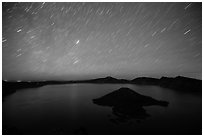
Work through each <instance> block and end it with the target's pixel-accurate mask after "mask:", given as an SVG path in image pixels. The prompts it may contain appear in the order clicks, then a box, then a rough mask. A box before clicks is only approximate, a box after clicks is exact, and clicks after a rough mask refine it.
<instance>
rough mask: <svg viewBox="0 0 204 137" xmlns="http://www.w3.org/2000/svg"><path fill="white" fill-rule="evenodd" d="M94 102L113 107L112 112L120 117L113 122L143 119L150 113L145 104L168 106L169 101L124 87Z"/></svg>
mask: <svg viewBox="0 0 204 137" xmlns="http://www.w3.org/2000/svg"><path fill="white" fill-rule="evenodd" d="M93 103H94V104H97V105H100V106H108V107H112V113H113V114H114V115H116V116H117V117H118V119H111V120H112V121H113V122H115V123H117V122H126V121H128V120H130V119H137V120H142V119H145V118H146V117H149V116H150V115H149V114H148V113H147V112H146V110H145V109H144V108H143V106H152V105H156V106H163V107H167V106H168V104H169V103H168V102H167V101H161V100H156V99H153V98H152V97H149V96H144V95H141V94H139V93H137V92H135V91H133V90H132V89H129V88H126V87H122V88H120V89H117V90H115V91H113V92H111V93H109V94H106V95H104V96H102V97H100V98H97V99H93Z"/></svg>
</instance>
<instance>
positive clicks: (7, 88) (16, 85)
mask: <svg viewBox="0 0 204 137" xmlns="http://www.w3.org/2000/svg"><path fill="white" fill-rule="evenodd" d="M69 83H112V84H113V83H116V84H117V83H124V84H125V83H126V84H128V83H129V84H138V85H157V86H160V87H165V88H169V89H174V90H179V91H183V92H192V93H198V92H200V93H201V91H202V80H197V79H193V78H187V77H182V76H178V77H175V78H169V77H162V78H160V79H156V78H148V77H139V78H135V79H133V80H126V79H116V78H113V77H110V76H109V77H105V78H98V79H91V80H81V81H40V82H7V81H2V89H3V90H2V95H3V97H4V96H5V95H8V94H10V93H13V92H15V91H16V90H18V89H25V88H35V87H41V86H44V85H53V84H69Z"/></svg>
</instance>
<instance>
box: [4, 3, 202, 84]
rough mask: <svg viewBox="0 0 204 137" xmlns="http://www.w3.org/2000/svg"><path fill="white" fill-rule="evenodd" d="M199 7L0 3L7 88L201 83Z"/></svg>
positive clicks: (197, 5) (129, 4)
mask: <svg viewBox="0 0 204 137" xmlns="http://www.w3.org/2000/svg"><path fill="white" fill-rule="evenodd" d="M201 6H202V3H189V2H187V3H185V2H183V3H153V2H152V3H142V2H139V3H137V2H133V3H129V2H127V3H122V2H109V3H106V2H101V3H100V2H95V3H89V2H85V3H82V2H66V3H61V2H56V3H54V2H48V3H47V2H41V3H40V2H34V3H31V2H29V3H25V2H23V3H2V10H3V12H2V16H3V17H2V23H3V24H2V71H3V73H2V74H3V79H5V80H47V79H48V80H50V79H63V80H73V79H88V78H91V77H99V76H108V75H111V76H114V77H121V78H135V77H137V76H153V77H161V76H176V75H183V76H188V77H194V78H201V71H202V7H201Z"/></svg>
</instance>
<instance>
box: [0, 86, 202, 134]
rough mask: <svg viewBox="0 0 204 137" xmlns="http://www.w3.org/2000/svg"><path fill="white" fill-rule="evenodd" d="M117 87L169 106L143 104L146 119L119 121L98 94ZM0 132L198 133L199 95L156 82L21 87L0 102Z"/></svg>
mask: <svg viewBox="0 0 204 137" xmlns="http://www.w3.org/2000/svg"><path fill="white" fill-rule="evenodd" d="M121 87H128V88H130V89H132V90H134V91H136V92H137V93H139V94H142V95H146V96H150V97H152V98H154V99H157V100H164V101H168V102H169V105H168V107H161V106H148V107H144V109H145V110H146V112H147V113H148V114H149V116H148V117H146V118H145V119H135V118H131V117H128V118H126V119H121V118H120V117H119V116H117V115H115V114H114V113H113V111H112V108H111V107H104V106H99V105H96V104H94V103H93V102H92V99H95V98H99V97H101V96H104V95H106V94H108V93H111V92H113V91H114V90H117V89H119V88H121ZM2 120H3V128H4V133H7V132H8V131H7V130H12V131H15V132H18V133H19V134H201V129H202V97H201V96H199V95H194V94H190V93H181V92H178V91H173V90H170V89H165V88H161V87H157V86H139V85H132V84H66V85H47V86H44V87H40V88H32V89H24V90H19V91H17V92H15V93H13V94H11V95H9V96H7V97H6V98H5V100H4V102H3V104H2Z"/></svg>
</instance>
